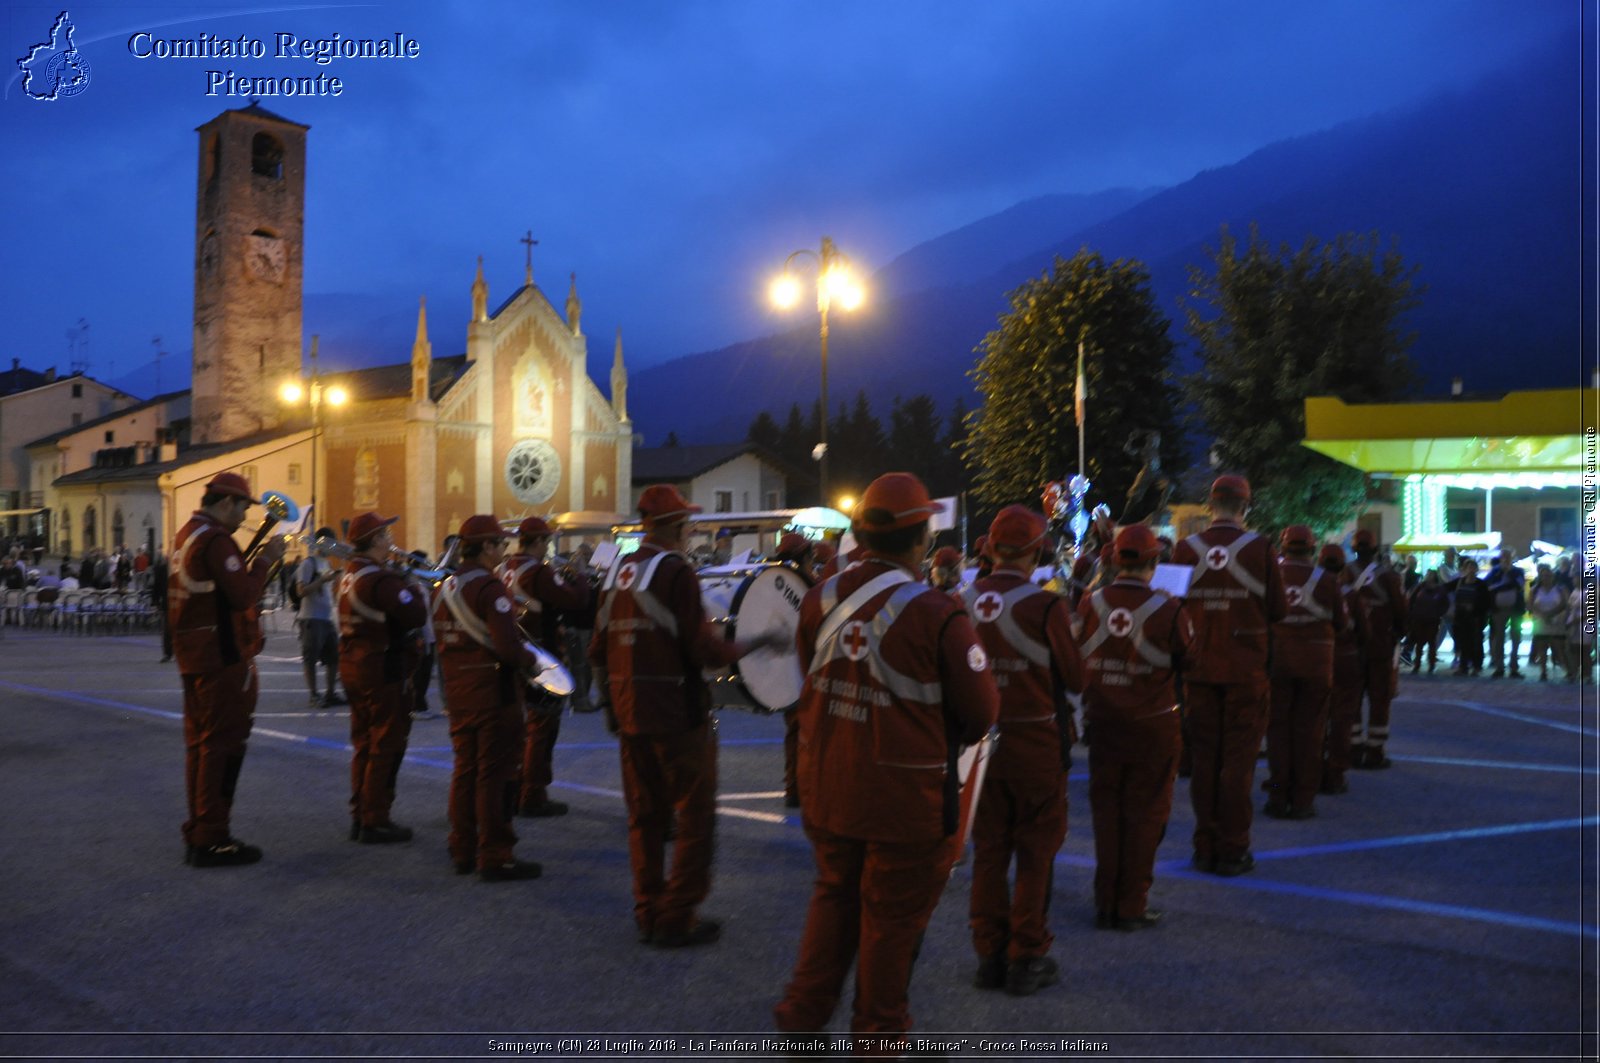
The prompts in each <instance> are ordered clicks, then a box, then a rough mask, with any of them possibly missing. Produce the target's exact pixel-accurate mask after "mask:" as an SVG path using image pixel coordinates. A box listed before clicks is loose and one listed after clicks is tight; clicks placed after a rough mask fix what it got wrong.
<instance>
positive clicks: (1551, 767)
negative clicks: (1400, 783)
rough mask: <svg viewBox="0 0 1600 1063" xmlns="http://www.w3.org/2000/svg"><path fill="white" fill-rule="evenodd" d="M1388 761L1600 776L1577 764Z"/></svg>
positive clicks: (1435, 759) (1428, 759) (1393, 756)
mask: <svg viewBox="0 0 1600 1063" xmlns="http://www.w3.org/2000/svg"><path fill="white" fill-rule="evenodd" d="M1390 759H1392V760H1397V761H1404V762H1405V763H1407V764H1453V765H1456V766H1459V767H1463V768H1509V769H1511V770H1513V771H1553V772H1560V773H1563V774H1568V775H1600V769H1597V768H1585V767H1583V766H1581V765H1578V764H1523V763H1518V762H1516V761H1510V760H1473V759H1471V758H1469V757H1413V756H1407V755H1405V754H1403V753H1402V754H1390Z"/></svg>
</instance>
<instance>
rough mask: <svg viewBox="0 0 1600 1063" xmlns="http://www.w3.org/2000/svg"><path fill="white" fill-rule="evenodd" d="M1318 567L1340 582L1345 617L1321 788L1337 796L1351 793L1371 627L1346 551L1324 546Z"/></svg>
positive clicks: (1337, 641) (1337, 640) (1338, 634)
mask: <svg viewBox="0 0 1600 1063" xmlns="http://www.w3.org/2000/svg"><path fill="white" fill-rule="evenodd" d="M1317 564H1318V565H1319V566H1320V567H1321V568H1322V569H1323V570H1324V571H1325V572H1329V573H1331V574H1332V575H1333V577H1334V579H1335V580H1337V581H1338V584H1339V598H1340V600H1342V601H1343V602H1344V613H1345V621H1344V624H1343V626H1341V627H1337V628H1335V629H1334V632H1333V689H1332V690H1331V691H1330V692H1329V694H1328V732H1327V741H1326V743H1325V746H1326V748H1325V749H1324V750H1323V758H1322V783H1321V785H1320V786H1319V787H1318V790H1319V792H1321V793H1324V794H1330V795H1333V794H1342V793H1348V792H1349V790H1350V784H1349V783H1348V782H1347V781H1346V780H1345V773H1346V772H1347V771H1349V770H1350V735H1351V734H1352V732H1353V731H1354V730H1355V729H1357V728H1359V727H1360V726H1361V690H1362V687H1363V680H1362V675H1361V644H1362V642H1363V641H1364V640H1365V637H1366V631H1367V625H1366V621H1365V619H1363V617H1362V615H1361V609H1360V608H1359V607H1358V606H1357V605H1356V603H1355V580H1354V578H1353V574H1352V573H1351V572H1350V570H1349V569H1347V568H1346V567H1345V563H1344V547H1342V546H1340V545H1339V544H1338V543H1329V544H1328V545H1327V546H1324V547H1323V548H1322V552H1321V553H1320V554H1318V555H1317Z"/></svg>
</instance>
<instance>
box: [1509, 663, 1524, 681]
mask: <svg viewBox="0 0 1600 1063" xmlns="http://www.w3.org/2000/svg"><path fill="white" fill-rule="evenodd" d="M1511 678H1512V679H1521V678H1522V673H1521V672H1519V671H1518V670H1517V668H1516V666H1515V665H1513V666H1512V667H1511Z"/></svg>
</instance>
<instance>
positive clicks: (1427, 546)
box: [1390, 532, 1500, 554]
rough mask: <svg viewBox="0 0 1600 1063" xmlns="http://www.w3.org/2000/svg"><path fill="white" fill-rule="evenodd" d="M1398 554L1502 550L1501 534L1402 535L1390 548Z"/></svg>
mask: <svg viewBox="0 0 1600 1063" xmlns="http://www.w3.org/2000/svg"><path fill="white" fill-rule="evenodd" d="M1390 549H1391V550H1393V551H1394V552H1395V553H1397V554H1437V553H1443V552H1444V551H1445V550H1454V551H1456V552H1457V553H1462V554H1476V553H1482V552H1484V551H1486V550H1498V549H1500V533H1499V532H1435V533H1434V534H1432V535H1423V534H1421V533H1418V534H1415V535H1402V536H1401V537H1400V538H1399V540H1397V541H1396V542H1395V544H1394V545H1393V546H1392V547H1390Z"/></svg>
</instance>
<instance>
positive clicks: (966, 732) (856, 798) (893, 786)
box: [795, 554, 1000, 841]
mask: <svg viewBox="0 0 1600 1063" xmlns="http://www.w3.org/2000/svg"><path fill="white" fill-rule="evenodd" d="M868 584H871V589H870V592H869V593H868V594H867V595H866V596H858V592H859V591H861V590H862V588H863V587H866V586H867V585H868ZM795 642H796V645H797V646H798V647H799V650H800V664H801V667H803V668H804V669H805V672H806V680H805V685H804V687H803V688H802V689H801V692H800V706H799V709H798V712H799V718H800V756H799V779H798V781H799V789H800V792H801V794H803V795H804V797H803V800H804V802H805V805H804V809H805V819H806V821H807V822H808V823H814V824H816V825H817V826H819V827H821V828H822V829H824V830H827V831H831V832H833V833H834V834H840V835H844V836H845V837H849V838H859V839H865V840H868V841H937V840H938V839H940V838H942V837H945V836H947V835H949V834H950V833H952V832H953V831H954V830H955V827H956V812H957V801H956V799H957V795H958V793H959V790H960V785H959V780H958V779H957V778H956V772H955V762H956V754H957V751H958V748H959V745H960V744H962V743H967V744H970V743H973V742H976V741H978V740H979V739H981V738H982V737H983V736H984V734H985V733H986V732H987V731H988V730H989V728H990V727H992V726H993V725H994V721H995V718H996V716H997V715H998V713H999V708H1000V694H999V691H998V690H996V688H995V685H994V678H993V673H992V672H991V671H990V670H989V660H988V655H987V654H986V653H985V652H984V650H983V646H982V645H981V644H980V643H979V642H978V637H977V634H976V633H975V632H974V631H973V630H972V623H971V621H969V620H968V619H967V614H966V613H965V612H964V611H963V610H962V608H961V604H960V603H959V602H958V601H957V600H956V599H954V598H951V597H950V596H949V595H948V594H945V593H943V592H942V591H936V590H934V589H932V588H931V587H926V586H924V585H923V584H922V583H921V582H920V581H919V580H918V579H917V577H916V574H915V573H913V572H911V571H910V570H908V569H905V568H902V567H900V566H899V565H895V564H891V563H889V562H887V561H883V560H881V559H878V558H875V557H873V556H872V555H871V554H867V555H866V556H865V557H864V558H863V560H862V561H861V562H860V563H858V564H856V565H854V566H852V567H850V568H847V569H845V571H843V572H841V573H840V574H839V575H837V576H835V577H833V578H832V579H830V580H827V581H825V582H823V583H820V584H818V585H817V586H815V587H813V588H811V590H810V591H809V592H808V593H807V594H806V596H805V599H804V600H803V601H802V602H801V603H800V626H799V629H798V630H797V631H796V633H795Z"/></svg>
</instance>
